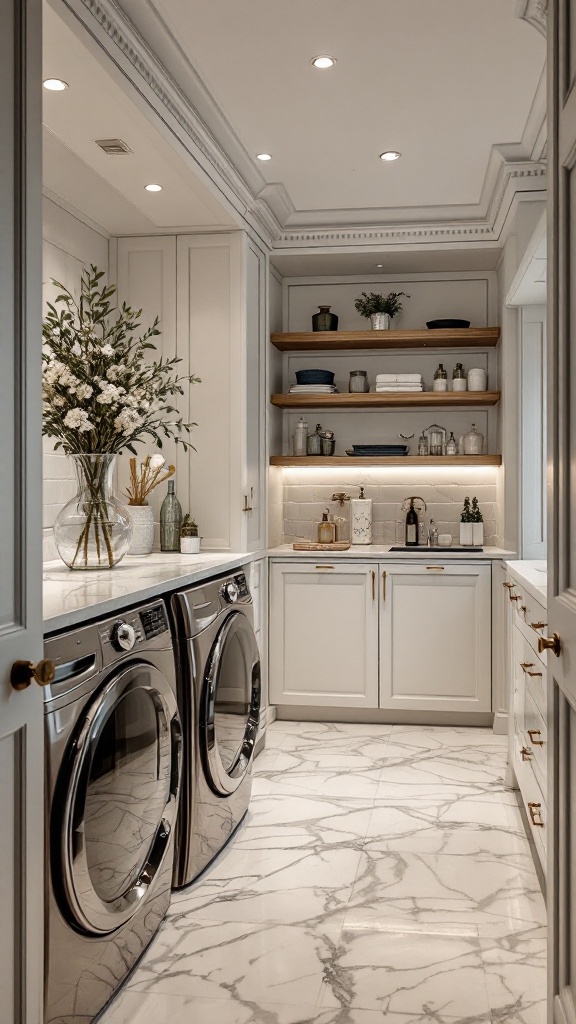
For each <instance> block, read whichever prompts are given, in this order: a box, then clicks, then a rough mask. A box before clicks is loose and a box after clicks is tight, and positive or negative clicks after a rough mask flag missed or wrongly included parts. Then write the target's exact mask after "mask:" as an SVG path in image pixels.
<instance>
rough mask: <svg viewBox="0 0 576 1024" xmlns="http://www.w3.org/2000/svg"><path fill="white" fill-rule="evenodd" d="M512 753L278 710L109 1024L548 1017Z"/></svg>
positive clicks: (488, 744)
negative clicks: (215, 852) (203, 866)
mask: <svg viewBox="0 0 576 1024" xmlns="http://www.w3.org/2000/svg"><path fill="white" fill-rule="evenodd" d="M505 758H506V741H505V738H504V737H499V736H495V735H494V734H493V733H492V732H491V731H490V730H487V729H463V728H462V729H457V728H444V729H443V728H438V727H429V728H427V727H414V726H385V725H382V726H380V725H374V726H371V725H339V724H338V725H336V724H321V723H297V722H275V723H274V724H273V725H272V727H271V728H270V729H269V731H268V737H267V746H266V749H265V750H264V752H263V753H262V754H261V755H260V757H259V758H258V759H257V761H256V765H255V781H254V795H253V798H252V804H251V809H250V812H249V814H248V816H247V818H246V820H245V823H244V825H243V827H242V828H241V829H240V830H239V832H238V833H237V835H236V837H235V840H234V842H233V843H232V845H231V846H230V847H229V848H228V849H227V850H225V851H224V852H223V853H222V854H221V855H220V856H219V857H218V858H217V860H216V861H215V862H214V864H213V865H212V867H211V868H210V870H209V871H207V872H206V874H205V875H204V876H203V877H202V878H200V879H199V880H198V881H197V882H196V883H195V884H193V885H192V886H190V887H188V888H187V889H185V890H182V891H180V892H178V893H175V894H174V895H173V899H172V906H171V908H170V911H169V914H168V917H167V918H166V920H165V922H164V923H163V925H162V926H161V928H160V931H159V933H158V935H157V936H156V938H155V939H154V940H153V942H152V944H151V946H150V947H149V949H148V951H147V953H146V954H145V956H144V957H143V959H142V961H141V963H140V964H139V966H138V968H137V969H136V971H135V972H134V973H133V975H132V976H131V978H130V979H129V981H128V983H127V985H126V986H125V988H124V990H123V991H122V992H121V993H119V995H118V996H117V997H116V999H115V1000H114V1001H113V1003H112V1004H111V1006H110V1007H109V1009H108V1010H107V1012H106V1013H105V1014H104V1016H103V1017H102V1024H188V1022H189V1021H190V1020H195V1021H197V1022H198V1024H382V1021H383V1020H384V1019H385V1020H386V1021H387V1022H389V1024H456V1022H458V1021H459V1022H462V1024H513V1022H514V1024H545V1020H546V1002H545V998H546V914H545V908H544V901H543V898H542V894H541V891H540V888H539V885H538V881H537V878H536V874H535V870H534V866H533V861H532V857H531V853H530V845H529V842H528V840H527V838H526V835H525V832H524V829H523V826H522V822H521V819H520V812H519V810H518V806H517V804H516V799H515V796H514V794H513V793H511V792H510V791H509V790H507V789H506V787H505V785H504V778H503V775H504V767H505Z"/></svg>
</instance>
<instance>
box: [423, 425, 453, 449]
mask: <svg viewBox="0 0 576 1024" xmlns="http://www.w3.org/2000/svg"><path fill="white" fill-rule="evenodd" d="M424 433H425V434H426V436H427V438H428V454H429V455H445V454H446V433H447V431H446V428H445V427H441V426H440V425H439V424H438V423H432V425H431V426H429V427H427V428H426V430H425V431H424Z"/></svg>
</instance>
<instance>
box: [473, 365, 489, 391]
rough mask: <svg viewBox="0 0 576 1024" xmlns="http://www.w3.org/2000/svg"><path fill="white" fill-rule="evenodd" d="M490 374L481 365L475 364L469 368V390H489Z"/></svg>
mask: <svg viewBox="0 0 576 1024" xmlns="http://www.w3.org/2000/svg"><path fill="white" fill-rule="evenodd" d="M487 390H488V374H487V373H486V370H484V369H482V367H481V366H474V367H472V369H471V370H468V391H487Z"/></svg>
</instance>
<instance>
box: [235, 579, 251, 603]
mask: <svg viewBox="0 0 576 1024" xmlns="http://www.w3.org/2000/svg"><path fill="white" fill-rule="evenodd" d="M234 583H235V584H236V589H237V591H238V598H239V599H240V600H242V599H243V598H246V597H250V591H249V590H248V583H247V582H246V577H245V575H244V573H243V572H239V573H238V575H237V576H235V577H234Z"/></svg>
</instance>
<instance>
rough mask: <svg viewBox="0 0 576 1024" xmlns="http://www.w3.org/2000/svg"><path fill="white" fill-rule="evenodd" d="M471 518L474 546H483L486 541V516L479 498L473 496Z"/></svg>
mask: <svg viewBox="0 0 576 1024" xmlns="http://www.w3.org/2000/svg"><path fill="white" fill-rule="evenodd" d="M470 519H471V524H472V544H473V545H474V547H482V545H483V543H484V516H483V515H482V512H481V511H480V506H479V504H478V498H472V505H471V508H470Z"/></svg>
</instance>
